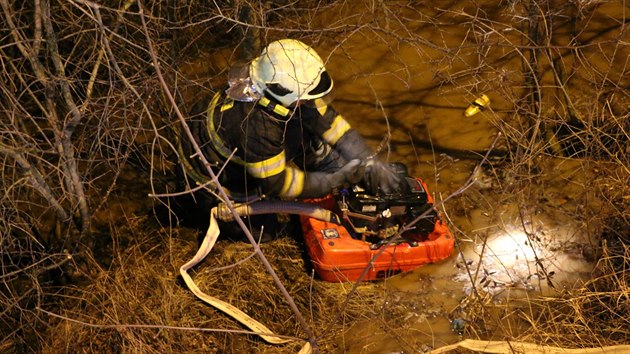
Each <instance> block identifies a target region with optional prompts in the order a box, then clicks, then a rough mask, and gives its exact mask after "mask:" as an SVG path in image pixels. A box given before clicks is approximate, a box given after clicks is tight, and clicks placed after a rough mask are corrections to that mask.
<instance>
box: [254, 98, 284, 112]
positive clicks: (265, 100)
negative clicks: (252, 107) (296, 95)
mask: <svg viewBox="0 0 630 354" xmlns="http://www.w3.org/2000/svg"><path fill="white" fill-rule="evenodd" d="M258 104H259V105H261V106H263V107H269V105H271V108H272V110H273V111H274V113H277V114H279V115H281V116H283V117H286V116H288V115H289V113H290V112H291V111H290V110H289V109H288V108H287V107H284V106H281V105H279V104H275V103H273V102H271V100H270V99H268V98H267V97H263V98H261V99H259V100H258Z"/></svg>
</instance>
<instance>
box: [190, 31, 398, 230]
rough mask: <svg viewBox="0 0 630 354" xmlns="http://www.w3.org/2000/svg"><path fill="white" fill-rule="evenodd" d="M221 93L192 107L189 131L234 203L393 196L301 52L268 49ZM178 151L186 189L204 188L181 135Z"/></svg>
mask: <svg viewBox="0 0 630 354" xmlns="http://www.w3.org/2000/svg"><path fill="white" fill-rule="evenodd" d="M228 86H229V87H228V88H227V89H226V90H225V91H224V92H218V93H216V94H215V95H214V96H213V97H208V98H206V99H204V100H202V101H201V102H199V103H198V104H196V105H195V106H194V107H193V109H192V111H191V116H190V118H189V120H188V126H189V128H190V130H191V132H192V133H193V135H194V138H195V141H196V143H197V144H198V145H199V146H200V147H201V151H202V153H203V154H204V156H205V157H206V159H207V160H208V161H209V162H210V163H211V164H212V165H213V171H214V172H215V173H217V174H218V176H219V181H220V183H221V185H222V186H223V187H224V189H225V190H226V191H228V193H229V195H230V196H231V197H232V198H234V199H235V200H237V201H238V200H247V199H251V197H253V196H259V197H264V198H280V199H285V200H286V199H303V198H312V197H323V196H326V195H328V194H329V193H331V192H332V191H333V190H334V189H335V188H338V187H342V186H348V185H352V184H356V183H358V182H360V181H361V180H363V182H364V184H365V185H366V187H367V188H368V189H369V190H371V191H372V192H373V193H377V192H381V193H392V192H394V191H395V190H396V189H397V188H398V185H399V178H398V177H397V176H396V175H395V174H394V173H393V172H392V171H391V170H390V169H389V168H388V166H387V165H386V164H384V163H383V162H381V161H379V160H378V159H375V158H372V156H373V154H374V152H373V150H372V149H371V148H370V147H369V146H368V145H367V144H366V142H365V140H364V139H363V138H362V137H361V136H360V135H359V134H358V133H357V132H356V131H355V130H354V129H352V128H351V127H350V125H349V124H348V122H347V121H346V120H345V119H344V118H343V116H342V115H341V114H339V113H338V112H337V111H336V110H335V109H334V108H333V107H332V106H331V105H330V100H331V97H332V95H331V91H332V89H333V81H332V79H331V77H330V75H329V74H328V72H327V71H326V68H325V66H324V63H323V61H322V59H321V58H320V56H319V55H318V54H317V53H316V52H315V50H313V49H312V48H311V47H309V46H308V45H306V44H304V43H303V42H300V41H298V40H294V39H282V40H278V41H274V42H271V43H270V44H269V45H267V46H266V47H265V48H264V50H263V51H262V53H261V55H260V56H259V57H257V58H255V59H254V60H252V61H251V62H250V63H248V64H247V65H244V66H240V67H236V68H233V69H232V70H231V72H230V74H229V78H228ZM180 149H181V151H180V163H181V165H182V166H183V167H184V168H183V171H184V180H185V181H186V183H187V184H188V186H189V187H192V186H194V185H200V184H205V183H207V182H208V180H209V176H208V174H207V170H206V167H205V166H203V165H202V163H201V161H200V159H199V158H197V157H195V156H194V154H195V153H194V150H193V147H192V146H191V143H190V141H189V140H188V138H187V137H186V136H185V135H183V136H182V137H181V139H180ZM226 161H227V163H226ZM202 194H203V195H201V196H199V195H198V196H196V199H197V202H198V203H203V204H204V206H203V209H207V208H209V207H211V206H212V204H214V203H216V202H215V200H216V198H214V197H212V196H211V195H210V194H208V193H202ZM200 198H201V200H199V199H200ZM251 219H252V220H253V219H256V217H252V218H251ZM259 219H260V222H259V224H260V223H262V224H265V227H266V228H267V229H269V228H270V227H269V225H270V224H273V223H272V222H270V217H268V216H267V217H265V216H261V217H260V218H259Z"/></svg>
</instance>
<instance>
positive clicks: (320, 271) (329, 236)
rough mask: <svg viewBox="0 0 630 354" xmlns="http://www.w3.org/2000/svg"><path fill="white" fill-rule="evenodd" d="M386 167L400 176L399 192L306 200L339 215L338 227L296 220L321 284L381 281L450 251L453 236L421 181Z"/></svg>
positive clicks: (351, 192) (350, 192) (359, 191)
mask: <svg viewBox="0 0 630 354" xmlns="http://www.w3.org/2000/svg"><path fill="white" fill-rule="evenodd" d="M390 165H391V166H392V168H393V169H394V170H395V171H396V172H397V173H398V174H399V175H400V176H401V177H402V180H403V186H402V188H401V192H400V193H397V194H395V195H371V194H370V193H368V192H367V191H366V190H365V189H363V188H362V187H361V186H359V185H357V186H353V187H352V188H348V189H345V190H341V191H339V193H335V194H334V195H330V196H328V197H326V198H322V199H317V200H311V201H309V202H310V203H315V204H318V205H319V206H321V207H323V208H326V209H328V210H331V211H333V212H335V213H337V214H338V215H340V216H342V217H341V223H340V224H336V223H331V222H325V221H320V220H316V219H314V218H311V217H308V216H300V219H301V223H302V231H303V235H304V239H305V242H306V248H307V252H308V254H309V256H310V259H311V262H312V265H313V268H314V269H315V272H316V273H317V275H318V276H319V277H320V278H321V279H322V280H325V281H329V282H343V281H356V280H358V279H359V278H360V276H361V275H362V274H363V273H364V272H365V276H364V278H363V280H378V279H384V278H386V277H389V276H391V275H395V274H399V273H403V272H407V271H410V270H413V269H415V268H418V267H420V266H422V265H424V264H427V263H435V262H439V261H442V260H444V259H446V258H448V257H449V256H451V254H452V253H453V250H454V243H455V240H454V238H453V235H452V234H451V232H450V230H449V228H448V227H447V225H446V224H445V223H444V222H443V221H442V220H441V219H440V217H439V215H438V213H437V211H436V210H435V209H434V208H433V198H432V197H431V195H430V194H429V193H428V190H427V186H426V184H425V183H424V181H422V180H421V179H419V178H413V177H410V176H408V174H407V168H406V167H405V165H403V164H400V163H394V164H390ZM412 222H415V223H414V224H413V225H411V227H408V226H409V225H410V223H412Z"/></svg>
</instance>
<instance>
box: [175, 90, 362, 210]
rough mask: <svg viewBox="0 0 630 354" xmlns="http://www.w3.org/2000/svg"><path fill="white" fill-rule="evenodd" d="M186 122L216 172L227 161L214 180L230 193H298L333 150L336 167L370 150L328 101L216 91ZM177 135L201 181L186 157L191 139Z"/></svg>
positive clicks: (184, 161)
mask: <svg viewBox="0 0 630 354" xmlns="http://www.w3.org/2000/svg"><path fill="white" fill-rule="evenodd" d="M188 125H189V128H190V130H191V131H192V133H193V135H194V137H195V140H196V142H197V144H198V145H199V146H200V147H201V149H202V152H203V154H204V156H205V157H206V158H207V159H208V160H209V162H211V163H212V164H213V170H214V172H215V173H218V172H219V171H220V169H221V167H222V166H224V164H225V161H228V163H227V164H226V165H225V167H224V169H223V170H222V171H221V172H220V175H219V181H220V183H221V185H222V186H223V187H224V188H225V189H227V190H228V191H229V192H231V193H232V195H244V194H249V195H251V194H253V193H257V194H258V195H265V196H277V197H282V198H296V197H300V196H302V192H303V190H304V187H305V185H304V184H305V180H306V179H305V173H308V171H316V170H320V171H321V168H323V167H322V166H321V164H320V162H321V161H323V160H325V159H328V160H330V158H331V156H334V157H335V158H334V159H339V160H343V161H339V163H338V164H337V166H336V167H337V168H338V167H340V166H342V165H343V164H344V163H345V161H349V160H351V159H354V158H366V157H367V156H369V155H370V152H371V151H370V149H369V148H368V147H367V145H366V144H365V142H364V141H363V139H362V138H360V136H359V135H358V133H357V132H356V131H354V130H353V129H351V127H350V125H349V124H348V122H346V120H345V119H344V118H343V117H342V116H341V115H340V114H339V113H338V112H337V111H335V110H334V109H333V108H332V106H330V105H323V106H321V107H319V108H314V107H307V106H304V105H302V106H300V107H299V108H298V109H289V108H286V107H284V106H281V105H280V104H277V103H275V102H272V101H271V100H269V99H267V98H262V99H260V100H259V101H257V102H240V101H234V100H232V99H230V98H227V97H225V96H224V95H222V94H220V93H217V94H216V95H214V97H213V98H212V99H210V100H208V99H206V100H205V101H202V102H201V103H200V104H197V105H196V106H195V107H194V108H193V110H192V112H191V118H190V119H189V121H188ZM181 141H182V144H181V145H180V147H181V149H182V150H181V151H180V152H181V154H180V156H183V157H184V158H183V159H182V161H181V162H182V164H183V165H184V167H185V171H186V172H187V173H188V175H189V176H191V177H192V178H193V179H194V180H195V181H196V183H198V184H202V183H206V182H207V181H208V175H207V173H206V169H205V168H204V166H202V165H201V163H200V161H199V159H198V158H195V157H191V156H192V155H193V153H194V152H193V151H194V150H193V149H192V147H191V145H190V142H188V141H187V139H185V138H184V139H182V140H181ZM333 150H334V151H333ZM331 152H334V154H331ZM328 164H329V165H330V161H329V162H328ZM328 192H330V191H327V192H326V193H324V195H325V194H327V193H328Z"/></svg>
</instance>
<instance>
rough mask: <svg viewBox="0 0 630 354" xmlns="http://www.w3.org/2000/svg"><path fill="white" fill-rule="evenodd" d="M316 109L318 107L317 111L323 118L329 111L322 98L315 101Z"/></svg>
mask: <svg viewBox="0 0 630 354" xmlns="http://www.w3.org/2000/svg"><path fill="white" fill-rule="evenodd" d="M315 107H317V111H318V112H319V114H321V115H322V116H323V115H324V114H326V110H327V109H328V105H327V104H326V103H324V100H322V99H321V98H316V99H315Z"/></svg>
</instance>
